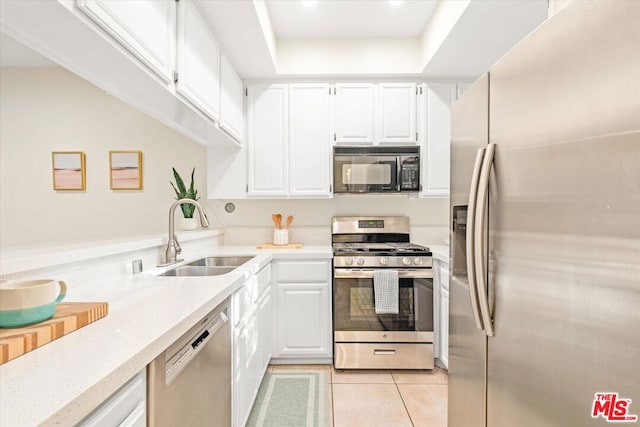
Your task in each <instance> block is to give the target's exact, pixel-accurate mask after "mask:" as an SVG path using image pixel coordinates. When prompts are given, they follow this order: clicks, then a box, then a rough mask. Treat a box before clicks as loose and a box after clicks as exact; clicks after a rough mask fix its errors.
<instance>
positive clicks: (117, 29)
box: [77, 0, 176, 83]
mask: <svg viewBox="0 0 640 427" xmlns="http://www.w3.org/2000/svg"><path fill="white" fill-rule="evenodd" d="M77 4H78V8H79V9H80V10H81V11H82V12H84V13H85V14H86V15H87V16H89V18H91V19H92V20H93V21H94V22H96V23H97V24H98V25H99V26H100V27H102V28H103V29H104V30H105V31H106V32H107V33H108V34H109V35H110V36H111V37H113V38H114V39H116V40H117V41H118V42H119V43H120V44H122V46H123V47H124V48H125V49H127V50H128V51H130V52H131V53H132V54H133V55H134V56H135V57H136V58H137V59H138V60H140V61H142V62H143V63H144V64H145V65H146V66H147V67H149V68H150V69H151V70H152V71H153V72H154V73H155V74H157V75H158V76H159V77H160V78H161V79H162V80H163V81H164V82H166V83H168V82H170V81H173V66H174V62H175V28H176V25H175V22H176V2H175V1H170V0H162V1H157V0H136V1H124V0H78V2H77Z"/></svg>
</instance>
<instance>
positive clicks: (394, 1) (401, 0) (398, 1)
mask: <svg viewBox="0 0 640 427" xmlns="http://www.w3.org/2000/svg"><path fill="white" fill-rule="evenodd" d="M402 3H404V0H389V4H390V5H391V6H394V7H395V6H400V5H401V4H402Z"/></svg>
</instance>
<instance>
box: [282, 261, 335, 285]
mask: <svg viewBox="0 0 640 427" xmlns="http://www.w3.org/2000/svg"><path fill="white" fill-rule="evenodd" d="M330 270H331V269H330V266H329V261H280V262H278V267H277V273H278V282H327V281H329V279H330V278H331V275H330V274H331V271H330Z"/></svg>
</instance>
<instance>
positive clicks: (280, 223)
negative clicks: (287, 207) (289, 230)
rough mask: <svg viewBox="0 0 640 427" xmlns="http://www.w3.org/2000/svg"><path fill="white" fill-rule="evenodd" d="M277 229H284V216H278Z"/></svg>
mask: <svg viewBox="0 0 640 427" xmlns="http://www.w3.org/2000/svg"><path fill="white" fill-rule="evenodd" d="M276 221H277V222H276V228H277V229H278V230H280V229H281V228H282V214H276Z"/></svg>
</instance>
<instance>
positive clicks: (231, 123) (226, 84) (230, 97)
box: [220, 54, 243, 142]
mask: <svg viewBox="0 0 640 427" xmlns="http://www.w3.org/2000/svg"><path fill="white" fill-rule="evenodd" d="M242 98H243V93H242V80H241V79H240V77H239V76H238V74H237V73H236V70H234V69H233V65H231V63H230V62H229V60H228V59H227V57H226V56H224V55H222V54H221V55H220V128H221V129H222V130H224V131H225V132H226V133H228V134H229V135H230V136H231V137H232V138H233V139H235V140H236V141H239V142H241V141H242Z"/></svg>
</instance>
